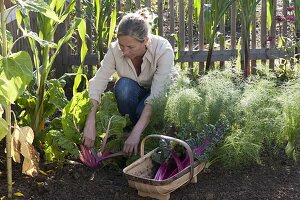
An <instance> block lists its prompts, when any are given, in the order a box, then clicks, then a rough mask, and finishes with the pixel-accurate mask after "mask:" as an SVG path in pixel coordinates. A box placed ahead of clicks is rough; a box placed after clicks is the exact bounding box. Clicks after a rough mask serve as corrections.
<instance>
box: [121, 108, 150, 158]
mask: <svg viewBox="0 0 300 200" xmlns="http://www.w3.org/2000/svg"><path fill="white" fill-rule="evenodd" d="M151 114H152V106H151V105H150V104H146V105H145V107H144V110H143V112H142V114H141V117H140V119H139V120H138V122H137V123H136V125H135V126H134V127H133V130H132V132H131V133H130V135H129V137H128V138H127V140H126V141H125V144H124V147H123V153H124V154H125V155H128V156H131V155H132V154H133V153H134V155H136V154H137V152H138V145H139V143H140V138H141V135H142V132H143V131H144V130H145V128H146V127H147V126H148V124H149V122H150V117H151Z"/></svg>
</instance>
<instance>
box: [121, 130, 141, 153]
mask: <svg viewBox="0 0 300 200" xmlns="http://www.w3.org/2000/svg"><path fill="white" fill-rule="evenodd" d="M140 137H141V133H136V132H131V134H130V135H129V137H128V138H127V139H126V141H125V143H124V147H123V153H124V154H125V155H128V156H131V155H132V154H133V153H134V155H136V154H137V150H138V145H139V142H140Z"/></svg>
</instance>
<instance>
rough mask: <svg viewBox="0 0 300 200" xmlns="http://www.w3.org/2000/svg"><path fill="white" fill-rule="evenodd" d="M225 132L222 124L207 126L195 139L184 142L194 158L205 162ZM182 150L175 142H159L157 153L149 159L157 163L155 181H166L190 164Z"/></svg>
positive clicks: (226, 127)
mask: <svg viewBox="0 0 300 200" xmlns="http://www.w3.org/2000/svg"><path fill="white" fill-rule="evenodd" d="M227 130H228V126H226V125H223V124H217V125H207V126H206V127H205V128H204V130H203V131H202V132H200V133H199V134H197V135H196V137H194V138H189V139H187V140H186V141H185V142H186V143H187V144H188V145H189V146H190V147H191V149H192V151H193V156H194V158H196V159H197V160H199V161H206V160H207V159H208V154H209V153H211V152H212V151H213V150H214V147H215V146H216V145H217V144H218V143H219V142H220V141H221V140H222V138H223V136H224V133H225V132H226V131H227ZM183 150H184V149H183V148H180V146H179V145H177V144H176V142H169V141H166V140H161V141H160V143H159V147H158V151H156V153H153V154H152V155H151V159H152V160H153V161H154V162H156V163H159V167H158V170H157V172H156V174H155V176H154V179H155V180H165V179H168V178H170V177H172V176H174V175H176V174H177V173H179V172H180V171H182V170H183V169H185V168H186V167H188V166H189V165H190V164H191V163H190V159H189V156H188V154H187V153H186V152H185V151H183Z"/></svg>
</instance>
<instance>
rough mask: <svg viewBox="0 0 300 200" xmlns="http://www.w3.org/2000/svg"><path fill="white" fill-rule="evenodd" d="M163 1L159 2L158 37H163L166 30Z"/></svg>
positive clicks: (159, 0)
mask: <svg viewBox="0 0 300 200" xmlns="http://www.w3.org/2000/svg"><path fill="white" fill-rule="evenodd" d="M163 19H164V17H163V0H158V35H160V36H163V33H164V30H163V27H164V20H163Z"/></svg>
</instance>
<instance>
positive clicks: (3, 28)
mask: <svg viewBox="0 0 300 200" xmlns="http://www.w3.org/2000/svg"><path fill="white" fill-rule="evenodd" d="M4 10H5V6H4V0H1V1H0V12H1V34H2V56H3V57H4V58H5V57H7V39H6V20H5V16H4ZM4 65H7V60H6V59H4ZM10 106H11V105H10V103H7V105H6V107H5V119H6V121H7V124H8V132H7V135H6V169H7V191H8V194H7V196H8V198H9V199H11V198H12V159H11V129H10V127H11V115H10V113H11V107H10Z"/></svg>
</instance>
